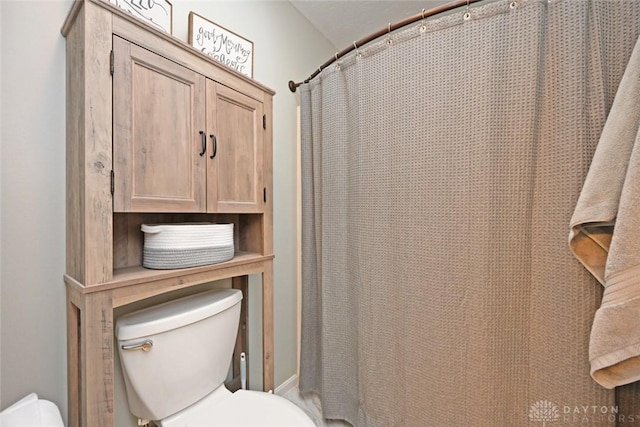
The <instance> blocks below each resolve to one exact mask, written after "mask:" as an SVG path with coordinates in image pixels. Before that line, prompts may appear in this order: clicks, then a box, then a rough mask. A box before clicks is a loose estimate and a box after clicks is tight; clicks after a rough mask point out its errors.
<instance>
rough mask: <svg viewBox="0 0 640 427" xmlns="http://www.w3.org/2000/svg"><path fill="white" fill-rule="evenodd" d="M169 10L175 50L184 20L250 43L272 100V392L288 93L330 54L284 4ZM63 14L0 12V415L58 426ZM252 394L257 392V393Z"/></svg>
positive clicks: (62, 375) (285, 223)
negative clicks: (52, 406) (39, 418)
mask: <svg viewBox="0 0 640 427" xmlns="http://www.w3.org/2000/svg"><path fill="white" fill-rule="evenodd" d="M172 3H173V5H174V8H173V20H174V21H173V22H174V24H173V34H174V35H175V36H176V37H178V38H180V39H182V40H184V41H186V40H187V25H188V13H189V11H194V12H196V13H198V14H200V15H202V16H204V17H207V18H209V19H210V20H212V21H214V22H216V23H218V24H220V25H222V26H224V27H226V28H229V29H231V30H233V31H234V32H236V33H238V34H241V35H243V36H244V37H245V38H248V39H249V40H252V41H253V42H254V48H255V56H254V77H255V78H256V79H257V80H258V81H260V82H262V83H263V84H265V85H267V86H269V87H271V88H272V89H274V90H275V91H276V92H277V94H276V97H275V98H274V191H275V194H274V213H275V215H274V218H275V219H274V228H275V230H274V235H275V254H276V261H275V383H276V385H279V384H282V383H283V382H285V381H287V380H288V379H290V378H291V377H292V376H294V375H295V374H296V369H297V356H296V355H297V353H296V343H297V339H296V328H297V323H298V319H297V311H296V297H297V290H296V289H297V285H296V280H297V251H296V245H297V238H296V237H297V236H296V233H297V230H296V226H295V224H296V206H297V198H296V105H297V101H296V96H295V95H293V94H291V93H290V92H289V90H288V88H287V82H288V80H289V79H294V80H301V79H303V78H306V77H307V76H308V74H309V73H310V72H311V71H312V70H314V69H315V68H316V67H317V66H318V65H319V64H320V63H322V62H324V61H325V60H326V59H327V58H329V57H330V56H332V55H333V53H334V52H335V51H336V48H335V47H334V46H332V45H331V44H330V43H329V42H328V41H327V40H326V39H325V38H324V37H322V36H321V35H320V34H319V33H318V32H317V31H316V30H315V29H313V28H312V27H311V26H310V24H309V23H308V21H307V20H306V19H304V18H303V17H302V16H301V15H300V14H299V13H298V12H297V11H296V9H295V8H293V6H291V5H290V4H289V2H287V1H258V2H244V1H243V2H238V1H235V2H219V1H210V2H203V1H201V2H198V1H191V2H190V1H182V0H173V1H172ZM70 7H71V1H70V0H64V1H62V0H60V1H37V2H36V1H6V0H2V1H0V46H1V50H0V52H1V55H0V89H1V96H0V98H1V102H0V114H1V115H0V118H1V119H0V120H1V121H0V125H1V133H0V137H1V150H0V160H1V163H0V179H1V182H0V185H1V199H0V206H1V209H0V221H1V222H0V236H1V246H0V251H1V264H0V280H1V282H0V286H1V288H0V290H1V292H0V304H1V306H0V332H1V334H0V338H1V339H0V350H1V351H0V409H3V408H5V407H7V406H8V405H10V404H11V403H12V402H14V401H15V400H17V399H19V398H20V397H22V396H24V395H25V394H27V393H29V392H32V391H34V392H37V393H38V394H39V395H40V396H41V397H42V398H46V399H50V400H52V401H54V402H55V403H56V404H58V406H59V407H60V409H61V411H62V412H63V415H64V417H65V419H66V407H67V398H66V332H65V296H64V285H63V281H62V275H63V273H64V265H65V255H64V254H65V238H64V236H65V210H64V206H65V41H64V38H63V37H62V36H61V35H60V27H61V26H62V23H63V21H64V19H65V17H66V15H67V12H68V11H69V9H70ZM251 282H252V284H253V283H255V282H256V280H255V278H252V281H251ZM254 290H256V291H257V292H254V293H253V294H252V295H251V297H252V299H253V303H252V308H251V310H252V314H254V313H255V314H254V315H253V319H259V312H258V313H256V310H259V301H257V299H258V298H259V295H260V293H259V288H258V287H255V286H254ZM259 327H260V325H259V322H253V323H252V324H251V325H250V328H251V331H250V334H251V346H252V347H254V346H256V345H257V346H259V344H260V337H259ZM254 359H256V358H254ZM253 362H254V363H252V365H251V368H254V370H258V368H259V360H253ZM255 362H257V363H255ZM254 365H256V366H254ZM256 374H259V373H258V372H256ZM254 379H258V380H259V375H254ZM252 386H254V387H258V386H260V383H259V381H258V382H257V383H256V382H254V383H253V384H252ZM121 391H122V390H120V389H118V391H117V392H118V393H120V392H121ZM118 397H119V398H118V399H117V401H120V398H121V396H118Z"/></svg>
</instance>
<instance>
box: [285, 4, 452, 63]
mask: <svg viewBox="0 0 640 427" xmlns="http://www.w3.org/2000/svg"><path fill="white" fill-rule="evenodd" d="M290 1H291V4H292V5H293V6H294V7H295V8H296V9H298V10H299V11H300V13H302V15H304V16H305V17H306V18H307V19H308V20H309V22H311V24H312V25H313V26H314V27H315V28H317V29H318V30H319V31H320V32H321V33H322V34H323V35H324V36H325V37H326V38H327V39H328V40H329V41H330V42H331V43H333V44H334V46H335V47H336V51H340V50H342V49H344V48H345V47H347V46H349V45H351V44H353V42H354V41H357V40H361V39H363V38H365V37H367V36H368V35H369V34H371V33H375V32H376V31H378V30H381V29H383V28H386V27H387V25H388V24H389V23H392V24H393V23H396V22H399V21H402V20H403V19H405V18H408V17H410V16H413V15H416V14H418V13H420V12H422V9H426V10H429V9H431V8H433V7H436V6H439V5H442V4H446V3H451V1H452V0H426V1H409V0H395V1H391V0H386V1H382V0H377V1H370V0H340V1H334V0H290Z"/></svg>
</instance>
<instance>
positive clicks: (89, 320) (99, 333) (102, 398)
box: [80, 292, 114, 427]
mask: <svg viewBox="0 0 640 427" xmlns="http://www.w3.org/2000/svg"><path fill="white" fill-rule="evenodd" d="M113 358H114V354H113V306H112V303H111V295H110V294H109V293H108V292H96V293H93V294H87V295H85V296H84V307H82V310H81V313H80V361H81V381H80V385H81V390H80V399H81V406H82V422H81V425H82V426H83V427H85V426H86V427H89V426H91V427H113V426H114V417H113V413H114V412H113V400H114V399H113V382H114V379H113Z"/></svg>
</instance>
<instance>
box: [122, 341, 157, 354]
mask: <svg viewBox="0 0 640 427" xmlns="http://www.w3.org/2000/svg"><path fill="white" fill-rule="evenodd" d="M151 347H153V341H151V340H145V341H144V342H141V343H138V344H124V345H122V346H120V348H122V349H123V350H142V351H149V350H151Z"/></svg>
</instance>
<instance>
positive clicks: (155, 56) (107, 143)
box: [62, 0, 274, 427]
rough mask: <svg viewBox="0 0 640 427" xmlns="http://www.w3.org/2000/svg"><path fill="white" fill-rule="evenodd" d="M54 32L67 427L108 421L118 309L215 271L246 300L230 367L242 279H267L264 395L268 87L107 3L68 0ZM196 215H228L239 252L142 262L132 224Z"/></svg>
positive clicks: (269, 272)
mask: <svg viewBox="0 0 640 427" xmlns="http://www.w3.org/2000/svg"><path fill="white" fill-rule="evenodd" d="M62 34H63V35H64V36H65V37H66V43H67V82H66V85H67V266H66V274H65V282H66V286H67V314H68V315H67V335H68V336H67V340H68V378H69V383H68V384H69V386H68V387H69V426H70V427H76V426H92V427H94V426H109V427H112V426H114V396H113V393H114V387H113V386H114V377H113V375H114V352H115V349H114V342H115V337H114V330H113V325H114V318H113V312H114V309H115V308H117V307H121V306H124V305H127V304H130V303H133V302H137V301H141V300H146V299H147V298H150V297H154V296H157V295H162V294H166V295H165V296H167V295H168V296H169V297H170V295H171V294H169V293H170V292H172V291H175V290H179V289H184V288H191V289H193V291H194V292H196V291H198V289H199V287H202V286H203V285H204V284H206V283H210V282H212V281H216V280H221V279H227V278H231V279H232V286H233V287H235V288H238V289H241V290H243V293H244V296H245V299H243V307H242V313H241V318H242V319H241V328H240V330H239V334H238V342H237V344H236V350H237V351H236V356H234V372H236V373H237V372H238V364H239V360H238V357H237V355H238V354H239V353H240V351H246V345H247V343H246V342H247V333H246V322H247V310H246V307H247V304H246V301H247V286H248V276H249V275H252V274H261V275H262V324H263V349H262V353H263V385H264V389H265V390H271V389H272V388H273V219H272V212H273V205H272V200H273V197H272V171H273V170H272V143H273V141H272V130H271V127H272V111H273V103H272V97H273V95H274V92H273V91H272V90H271V89H269V88H267V87H265V86H263V85H261V84H259V83H257V82H255V81H254V80H252V79H249V78H247V77H245V76H243V75H241V74H239V73H237V72H235V71H232V70H230V69H228V68H226V67H224V66H223V65H221V64H219V63H217V62H215V61H213V60H212V59H210V58H208V57H207V56H205V55H203V54H201V53H200V52H198V51H196V50H195V49H193V48H191V47H190V46H188V45H187V44H186V43H184V42H182V41H180V40H178V39H176V38H175V37H172V36H171V35H168V34H165V33H163V32H161V31H158V30H156V29H154V28H152V27H151V26H149V25H147V24H146V23H143V22H141V21H138V20H136V19H135V18H133V17H132V16H130V15H128V14H127V13H125V12H123V11H121V10H120V9H118V8H116V7H114V6H113V5H111V4H109V3H107V2H106V1H102V0H76V2H75V3H74V5H73V7H72V9H71V11H70V13H69V16H68V17H67V20H66V21H65V23H64V26H63V28H62ZM192 221H207V222H225V223H229V222H232V223H233V224H234V244H235V248H236V254H235V256H234V258H233V259H232V260H231V261H228V262H225V263H221V264H214V265H208V266H202V267H195V268H187V269H180V270H148V269H145V268H143V267H142V248H143V236H142V232H141V231H140V226H141V224H144V223H178V222H192ZM205 286H206V285H205ZM237 384H238V378H235V379H234V381H233V382H232V383H231V384H230V386H231V387H234V386H237Z"/></svg>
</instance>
